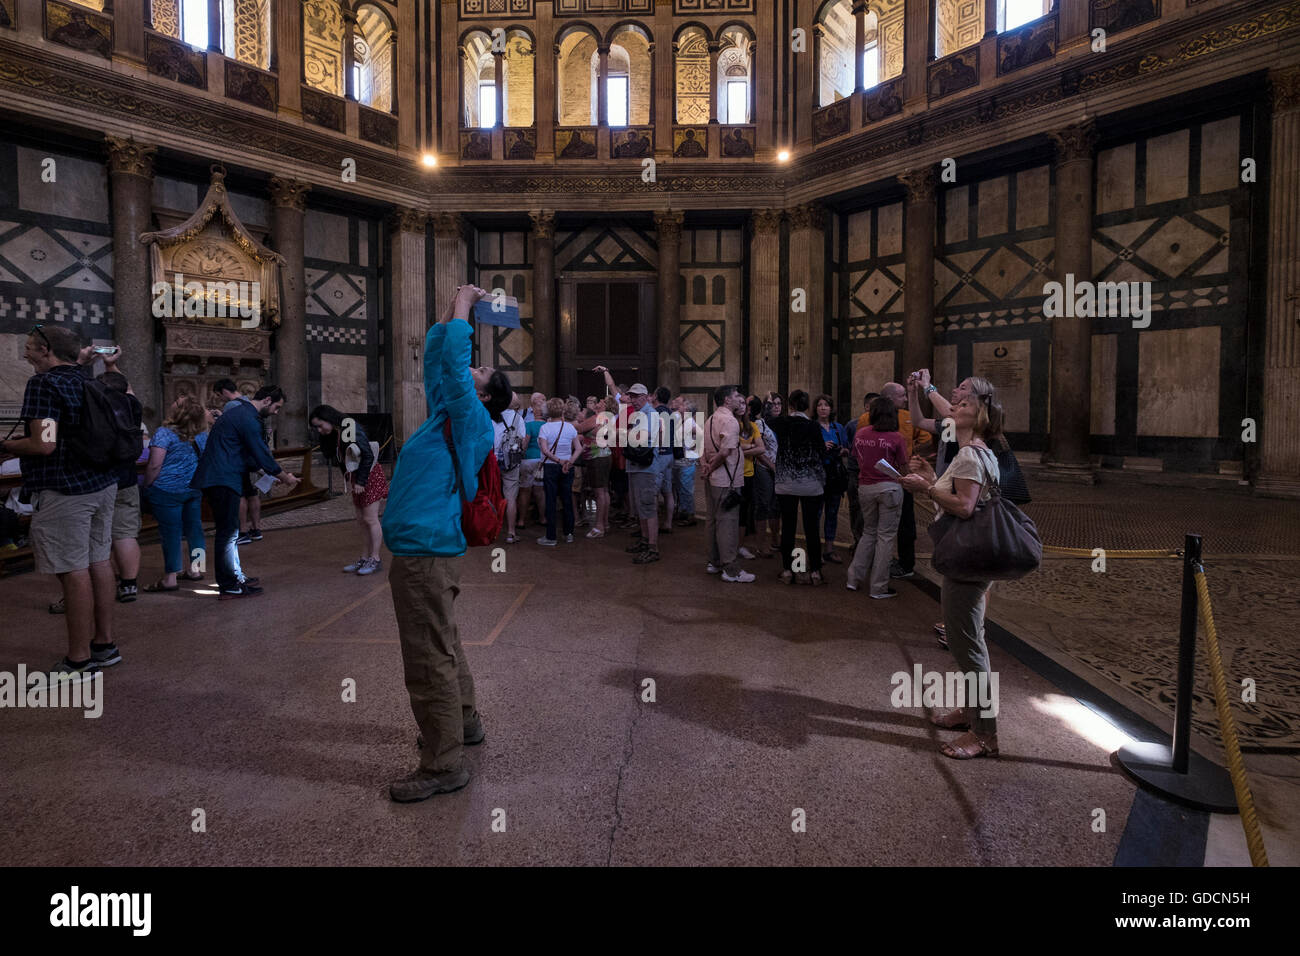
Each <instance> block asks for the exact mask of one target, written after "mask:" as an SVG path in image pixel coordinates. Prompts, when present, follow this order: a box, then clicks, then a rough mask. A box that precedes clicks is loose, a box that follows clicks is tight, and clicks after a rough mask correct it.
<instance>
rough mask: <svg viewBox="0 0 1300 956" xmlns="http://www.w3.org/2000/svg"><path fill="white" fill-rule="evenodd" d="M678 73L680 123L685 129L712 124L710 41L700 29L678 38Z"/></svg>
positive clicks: (676, 69)
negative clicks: (710, 113) (710, 114)
mask: <svg viewBox="0 0 1300 956" xmlns="http://www.w3.org/2000/svg"><path fill="white" fill-rule="evenodd" d="M675 50H676V52H675V54H674V69H675V71H676V88H677V122H678V123H681V124H682V125H684V126H692V125H698V124H700V123H707V122H708V121H709V38H708V36H706V35H705V33H704V31H703V30H702V29H700V28H699V27H686V28H685V29H683V30H682V31H681V32H680V33H678V34H677V43H676V44H675Z"/></svg>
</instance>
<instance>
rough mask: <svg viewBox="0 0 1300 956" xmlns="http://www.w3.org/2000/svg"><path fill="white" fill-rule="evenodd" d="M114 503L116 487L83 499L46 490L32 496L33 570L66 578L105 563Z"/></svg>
mask: <svg viewBox="0 0 1300 956" xmlns="http://www.w3.org/2000/svg"><path fill="white" fill-rule="evenodd" d="M116 501H117V486H116V485H109V486H108V487H107V488H104V489H102V490H100V491H92V492H90V493H89V494H85V495H64V494H60V493H59V492H57V491H50V490H49V489H45V490H44V491H37V492H35V493H33V495H32V508H33V511H32V530H31V542H32V552H33V553H34V555H35V557H36V570H37V571H38V572H40V573H41V574H67V573H68V572H69V571H84V570H86V569H87V568H89V567H90V566H91V565H92V564H98V563H99V562H101V561H107V560H108V556H109V553H110V552H111V551H112V549H113V541H112V538H111V537H110V532H111V530H112V527H113V511H114V504H115V502H116ZM137 510H138V506H137Z"/></svg>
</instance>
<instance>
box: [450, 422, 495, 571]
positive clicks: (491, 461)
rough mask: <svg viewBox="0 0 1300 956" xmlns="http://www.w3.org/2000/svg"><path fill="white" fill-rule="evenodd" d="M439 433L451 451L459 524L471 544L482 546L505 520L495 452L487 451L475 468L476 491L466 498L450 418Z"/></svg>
mask: <svg viewBox="0 0 1300 956" xmlns="http://www.w3.org/2000/svg"><path fill="white" fill-rule="evenodd" d="M442 434H443V437H444V438H446V440H447V448H448V450H449V451H450V452H451V466H452V468H453V469H454V470H455V472H456V490H457V491H458V492H460V528H461V531H463V532H464V533H465V543H466V544H468V545H469V546H470V547H471V548H485V547H487V546H488V545H490V544H492V543H493V542H495V541H496V539H497V537H498V536H499V535H500V534H501V526H502V525H504V524H505V522H506V496H505V493H504V492H503V491H502V489H501V468H500V466H499V465H498V464H497V453H496V452H495V451H489V452H488V454H487V458H485V459H484V460H483V467H482V468H480V469H479V470H478V494H476V495H475V496H474V500H473V501H466V500H465V486H464V483H463V482H462V481H461V480H460V461H459V459H457V457H456V446H455V444H454V443H453V442H452V440H451V419H447V420H446V421H444V422H443V423H442Z"/></svg>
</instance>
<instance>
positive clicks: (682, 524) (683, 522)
mask: <svg viewBox="0 0 1300 956" xmlns="http://www.w3.org/2000/svg"><path fill="white" fill-rule="evenodd" d="M673 524H675V525H677V527H679V528H694V527H695V526H696V525H697V524H699V521H697V520H696V519H695V518H678V519H677V520H676V521H674V522H673Z"/></svg>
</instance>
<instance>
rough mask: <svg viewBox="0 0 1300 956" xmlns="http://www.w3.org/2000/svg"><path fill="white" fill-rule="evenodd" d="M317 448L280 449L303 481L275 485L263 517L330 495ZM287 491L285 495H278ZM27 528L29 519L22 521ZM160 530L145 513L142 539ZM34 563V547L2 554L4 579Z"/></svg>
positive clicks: (0, 485) (11, 478) (0, 497)
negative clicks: (320, 479) (315, 478)
mask: <svg viewBox="0 0 1300 956" xmlns="http://www.w3.org/2000/svg"><path fill="white" fill-rule="evenodd" d="M315 450H316V449H315V448H309V447H306V446H302V447H295V448H277V449H275V450H274V451H273V452H272V454H273V455H274V456H275V460H276V461H277V462H279V464H280V466H281V467H282V468H284V469H285V470H286V471H290V472H293V473H294V474H296V475H297V476H298V477H299V478H301V479H302V481H300V482H299V483H298V486H297V487H296V488H294V489H293V490H292V491H285V490H284V486H283V485H281V484H277V485H275V486H274V487H273V488H272V489H271V494H270V495H269V496H268V497H266V498H263V499H262V514H264V515H273V514H278V513H280V512H281V511H290V510H292V509H294V508H301V507H302V506H304V505H309V504H314V503H315V502H317V501H323V500H324V499H325V498H326V497H328V495H329V489H328V488H322V487H320V486H318V485H316V484H314V483H313V482H312V477H311V460H312V455H313V453H314V452H315ZM144 467H145V466H144V463H143V462H141V463H140V464H139V465H138V466H137V467H136V470H137V471H138V472H139V474H141V475H143V474H144ZM22 483H23V479H22V475H5V476H3V477H0V502H3V501H5V500H7V499H8V497H9V492H10V490H11V489H13V488H19V487H21V486H22ZM277 492H283V493H277ZM21 520H22V521H23V523H24V525H26V524H27V523H28V519H26V518H23V519H21ZM213 525H214V522H213V520H212V513H211V511H209V510H208V503H207V501H206V500H205V501H204V502H203V527H204V530H205V531H210V530H211V529H212V527H213ZM157 530H158V522H157V520H155V519H154V516H153V515H152V514H148V513H142V514H141V517H140V540H144V539H145V537H146V535H149V536H152V535H154V534H155V533H156V532H157ZM31 562H32V549H31V546H30V545H28V546H27V547H23V548H18V549H17V550H15V551H0V577H4V576H5V574H7V573H12V572H13V571H15V570H19V569H24V570H25V569H27V567H28V566H29V565H30V564H31Z"/></svg>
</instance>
